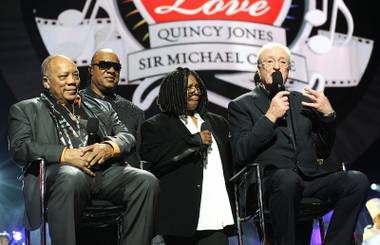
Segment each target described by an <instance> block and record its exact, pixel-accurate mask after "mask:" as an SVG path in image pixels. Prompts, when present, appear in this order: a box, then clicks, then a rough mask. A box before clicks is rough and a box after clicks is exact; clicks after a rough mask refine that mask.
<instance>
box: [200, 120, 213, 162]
mask: <svg viewBox="0 0 380 245" xmlns="http://www.w3.org/2000/svg"><path fill="white" fill-rule="evenodd" d="M204 130H208V131H210V132H211V128H210V127H209V125H208V123H207V122H206V121H204V122H203V123H202V125H201V131H204ZM209 147H210V145H207V144H202V147H201V149H202V150H201V151H202V160H203V166H206V165H207V155H208V148H209Z"/></svg>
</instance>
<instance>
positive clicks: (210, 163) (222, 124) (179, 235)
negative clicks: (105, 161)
mask: <svg viewBox="0 0 380 245" xmlns="http://www.w3.org/2000/svg"><path fill="white" fill-rule="evenodd" d="M207 101H208V100H207V91H206V87H205V85H204V83H203V81H202V79H201V78H200V77H199V76H198V74H197V73H196V72H194V71H191V70H189V69H188V68H177V69H176V70H175V71H173V72H171V73H169V74H168V75H167V76H166V77H165V78H164V79H163V80H162V83H161V88H160V92H159V95H158V105H159V108H160V110H161V112H160V113H159V114H157V115H155V116H153V117H151V118H150V119H148V120H146V121H145V122H144V123H143V124H142V127H141V134H142V147H141V154H142V158H143V159H144V160H146V161H148V162H150V163H151V171H152V172H153V173H154V174H155V175H156V176H157V177H158V178H159V179H160V188H161V191H160V198H159V208H158V233H159V234H162V235H163V236H164V239H165V244H166V245H178V244H180V245H201V244H207V245H227V244H228V239H227V231H228V232H230V231H232V229H231V228H232V225H233V224H234V219H233V215H232V208H231V203H232V202H230V199H229V196H230V197H232V195H229V193H230V194H232V192H231V191H230V189H229V187H228V186H227V183H228V182H227V180H228V178H229V177H230V175H231V173H232V170H231V169H232V164H231V162H232V161H231V151H230V145H229V140H228V135H229V133H228V124H227V121H226V120H225V119H224V118H223V117H222V116H219V115H216V114H213V113H210V112H207V110H206V105H207Z"/></svg>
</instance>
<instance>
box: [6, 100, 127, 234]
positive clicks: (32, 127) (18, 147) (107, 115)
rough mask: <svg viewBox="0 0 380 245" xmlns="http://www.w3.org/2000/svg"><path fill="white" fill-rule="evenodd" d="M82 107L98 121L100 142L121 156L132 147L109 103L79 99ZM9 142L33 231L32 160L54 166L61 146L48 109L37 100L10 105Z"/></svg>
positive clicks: (36, 209)
mask: <svg viewBox="0 0 380 245" xmlns="http://www.w3.org/2000/svg"><path fill="white" fill-rule="evenodd" d="M82 105H83V107H84V108H85V112H86V113H87V115H88V116H89V117H97V118H98V119H99V132H98V134H99V135H100V136H101V137H102V138H103V139H109V140H112V141H113V142H115V143H117V144H118V146H119V147H120V150H121V153H124V152H128V151H129V150H130V149H131V148H132V147H133V144H134V137H133V136H132V135H131V134H129V133H128V130H127V128H126V127H125V126H124V124H122V123H121V122H120V120H119V119H118V117H117V115H116V112H115V111H114V110H112V107H111V105H110V104H109V103H107V102H104V101H101V100H97V99H93V100H91V101H90V100H86V99H83V97H82ZM9 139H10V152H11V155H12V157H13V159H14V160H15V162H16V163H17V164H18V165H19V166H20V167H22V168H23V169H24V173H25V177H24V186H23V192H24V198H25V214H26V219H25V222H26V226H27V228H31V229H36V228H38V226H39V224H40V223H41V217H40V214H41V212H40V210H41V209H40V201H39V198H40V192H39V185H38V162H36V159H38V158H43V159H45V161H46V163H47V165H49V164H57V163H58V162H59V160H60V157H61V154H62V151H63V149H64V148H65V146H64V145H62V144H61V143H60V141H59V139H58V135H57V130H56V127H55V124H54V122H53V120H52V118H51V116H50V114H49V111H48V108H47V107H46V105H45V104H44V103H43V102H42V101H41V99H40V98H33V99H29V100H24V101H21V102H18V103H16V104H14V105H12V106H11V108H10V111H9Z"/></svg>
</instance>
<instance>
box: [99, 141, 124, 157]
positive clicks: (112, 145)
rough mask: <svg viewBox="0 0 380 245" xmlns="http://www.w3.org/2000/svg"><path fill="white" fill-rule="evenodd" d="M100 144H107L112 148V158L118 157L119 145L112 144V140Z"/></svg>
mask: <svg viewBox="0 0 380 245" xmlns="http://www.w3.org/2000/svg"><path fill="white" fill-rule="evenodd" d="M102 143H104V144H109V145H110V146H111V147H112V149H113V153H112V157H115V156H118V155H119V154H120V147H119V145H118V144H116V143H115V142H113V141H112V140H106V141H103V142H102Z"/></svg>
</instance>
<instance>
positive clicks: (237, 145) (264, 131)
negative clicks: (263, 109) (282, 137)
mask: <svg viewBox="0 0 380 245" xmlns="http://www.w3.org/2000/svg"><path fill="white" fill-rule="evenodd" d="M228 120H229V123H230V131H231V147H232V152H233V153H234V161H235V163H237V164H242V165H243V164H247V163H249V162H250V161H253V159H254V158H255V156H257V155H258V153H259V152H260V150H261V149H262V148H263V147H264V146H265V145H266V144H268V142H270V141H271V140H272V138H273V137H274V135H275V124H274V123H272V122H271V121H270V120H269V119H268V118H267V117H266V116H264V115H262V114H260V115H257V120H256V121H254V119H253V118H252V115H251V114H250V113H249V111H248V108H244V107H243V106H242V105H241V103H239V102H236V101H231V102H230V104H229V105H228Z"/></svg>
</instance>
